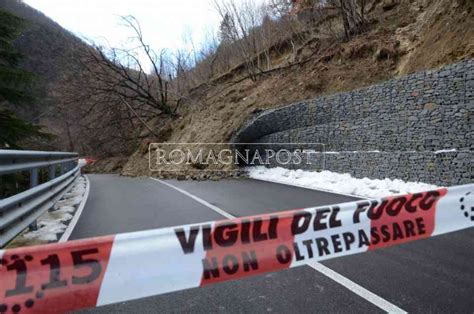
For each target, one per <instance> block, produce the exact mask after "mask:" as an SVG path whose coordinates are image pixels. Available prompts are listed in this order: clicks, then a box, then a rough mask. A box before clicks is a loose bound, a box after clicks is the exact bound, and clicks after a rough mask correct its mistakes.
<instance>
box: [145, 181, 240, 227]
mask: <svg viewBox="0 0 474 314" xmlns="http://www.w3.org/2000/svg"><path fill="white" fill-rule="evenodd" d="M150 179H152V180H154V181H156V182H159V183H161V184H164V185H166V186H168V187H170V188H172V189H175V190H176V191H178V192H181V193H183V194H184V195H186V196H188V197H190V198H192V199H193V200H195V201H196V202H199V203H201V204H202V205H204V206H206V207H208V208H210V209H212V210H213V211H215V212H216V213H219V214H221V215H222V216H224V217H226V218H228V219H234V218H235V217H234V216H232V215H231V214H229V213H227V212H225V211H223V210H222V209H220V208H219V207H217V206H214V205H212V204H211V203H209V202H206V201H205V200H203V199H201V198H199V197H197V196H195V195H193V194H191V193H188V192H186V191H185V190H182V189H180V188H178V187H176V186H174V185H172V184H169V183H168V182H165V181H162V180H159V179H156V178H150Z"/></svg>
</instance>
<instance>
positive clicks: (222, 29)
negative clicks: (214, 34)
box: [218, 13, 235, 45]
mask: <svg viewBox="0 0 474 314" xmlns="http://www.w3.org/2000/svg"><path fill="white" fill-rule="evenodd" d="M234 31H235V23H234V19H233V18H232V16H231V15H230V14H229V13H226V14H225V16H224V18H223V19H222V21H221V24H220V25H219V33H218V37H219V41H220V42H221V43H222V44H224V45H225V44H230V43H232V42H233V40H234Z"/></svg>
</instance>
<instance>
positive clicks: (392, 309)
mask: <svg viewBox="0 0 474 314" xmlns="http://www.w3.org/2000/svg"><path fill="white" fill-rule="evenodd" d="M150 179H152V180H154V181H156V182H159V183H161V184H164V185H166V186H168V187H170V188H172V189H174V190H176V191H178V192H181V193H183V194H184V195H186V196H188V197H190V198H192V199H193V200H195V201H197V202H199V203H201V204H202V205H204V206H206V207H208V208H210V209H212V210H213V211H215V212H217V213H219V214H221V215H222V216H224V217H226V218H229V219H234V218H237V217H235V216H233V215H231V214H229V213H227V212H225V211H224V210H222V209H220V208H219V207H217V206H215V205H212V204H210V203H209V202H206V201H205V200H203V199H201V198H199V197H197V196H195V195H193V194H191V193H189V192H187V191H185V190H183V189H180V188H178V187H176V186H174V185H172V184H170V183H168V182H165V181H162V180H159V179H156V178H150ZM336 194H337V193H336ZM307 265H308V266H309V267H311V268H313V269H314V270H316V271H319V272H320V273H321V274H323V275H325V276H326V277H328V278H329V279H332V280H334V281H335V282H337V283H338V284H340V285H341V286H343V287H345V288H346V289H348V290H350V291H352V292H353V293H355V294H357V295H358V296H360V297H361V298H363V299H365V300H366V301H368V302H370V303H372V304H373V305H375V306H377V307H378V308H380V309H382V310H384V311H385V312H387V313H407V312H406V311H404V310H402V309H401V308H399V307H398V306H396V305H395V304H392V303H390V302H389V301H387V300H385V299H383V298H381V297H379V296H378V295H376V294H374V293H372V292H370V291H369V290H367V289H365V288H364V287H362V286H360V285H358V284H356V283H355V282H353V281H352V280H350V279H348V278H346V277H344V276H343V275H341V274H339V273H337V272H335V271H333V270H332V269H330V268H328V267H326V266H324V265H323V264H321V263H318V262H314V261H313V262H308V263H307Z"/></svg>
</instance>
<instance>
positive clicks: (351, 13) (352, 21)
mask: <svg viewBox="0 0 474 314" xmlns="http://www.w3.org/2000/svg"><path fill="white" fill-rule="evenodd" d="M340 4H341V14H342V20H343V22H344V32H345V34H346V38H347V39H349V38H350V37H351V36H352V35H354V34H357V33H358V32H359V30H360V28H361V26H362V24H363V20H362V16H361V15H360V14H359V12H358V11H357V3H356V0H340Z"/></svg>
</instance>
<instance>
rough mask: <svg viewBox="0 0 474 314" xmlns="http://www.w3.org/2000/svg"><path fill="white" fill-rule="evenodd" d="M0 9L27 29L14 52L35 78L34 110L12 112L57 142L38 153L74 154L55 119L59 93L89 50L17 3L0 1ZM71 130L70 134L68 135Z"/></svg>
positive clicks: (54, 25) (5, 0)
mask: <svg viewBox="0 0 474 314" xmlns="http://www.w3.org/2000/svg"><path fill="white" fill-rule="evenodd" d="M0 7H2V8H4V9H5V10H7V11H9V12H10V13H13V14H15V15H16V16H19V17H21V18H23V19H24V20H25V21H26V27H25V30H24V31H23V33H22V34H21V36H20V37H19V38H18V39H17V40H16V41H15V46H16V48H17V50H18V51H19V52H20V53H21V54H22V55H23V56H24V58H23V60H22V62H21V64H20V67H21V68H23V69H24V70H27V71H29V72H31V73H33V74H34V75H35V76H36V80H35V81H36V88H35V90H36V94H35V95H34V96H35V98H36V100H35V102H36V105H35V106H30V107H27V108H24V109H23V110H21V109H20V110H19V109H18V108H16V109H15V111H16V113H17V114H18V115H19V116H21V117H22V118H23V119H25V120H27V121H29V122H32V123H38V124H41V125H44V126H45V127H46V129H47V131H48V132H50V133H52V134H55V135H56V136H57V138H56V140H55V141H54V142H52V143H50V144H49V147H48V146H44V145H45V144H42V146H41V147H37V148H38V149H57V150H74V149H75V148H76V147H71V145H70V141H69V138H68V132H67V130H66V129H65V126H64V124H63V123H62V122H60V121H59V119H57V118H58V112H59V110H58V108H59V106H60V105H61V104H62V102H63V100H64V99H63V98H62V97H61V95H59V94H58V90H59V89H61V87H62V86H64V85H65V84H69V83H70V80H71V78H72V77H74V76H75V75H76V74H77V73H78V72H79V71H80V69H81V64H80V63H79V60H78V58H77V55H78V54H79V52H80V51H83V50H87V49H90V48H89V46H88V45H87V44H86V43H84V42H83V41H82V40H81V39H79V38H77V37H76V36H75V35H73V34H72V33H70V32H69V31H67V30H65V29H64V28H62V27H61V26H60V25H59V24H57V23H56V22H54V21H53V20H51V19H50V18H48V17H47V16H45V15H44V14H43V13H41V12H39V11H37V10H35V9H34V8H31V7H30V6H28V5H26V4H24V3H23V2H21V1H17V0H0ZM71 132H73V130H69V133H71Z"/></svg>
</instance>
